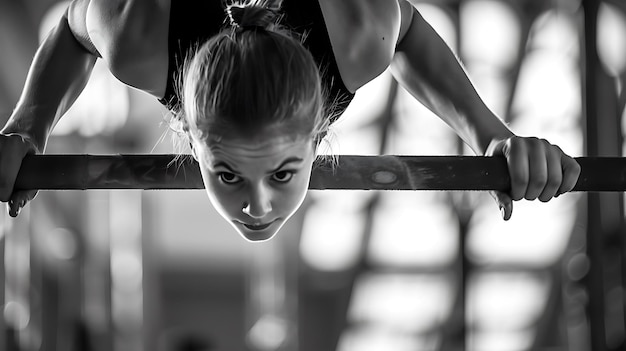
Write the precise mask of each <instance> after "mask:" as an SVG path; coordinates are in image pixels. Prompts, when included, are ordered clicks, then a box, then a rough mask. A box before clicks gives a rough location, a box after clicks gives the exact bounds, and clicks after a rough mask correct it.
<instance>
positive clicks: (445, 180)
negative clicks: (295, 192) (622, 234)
mask: <svg viewBox="0 0 626 351" xmlns="http://www.w3.org/2000/svg"><path fill="white" fill-rule="evenodd" d="M576 160H577V161H578V163H579V164H580V165H581V168H582V172H581V176H580V178H579V180H578V183H577V184H576V187H575V188H574V190H575V191H626V159H625V158H620V157H579V158H577V159H576ZM318 161H320V162H318V163H317V166H316V167H315V168H314V170H313V173H312V175H311V182H310V185H309V189H318V190H319V189H366V190H500V191H506V190H508V189H509V187H510V180H509V175H508V171H507V166H506V161H505V159H504V158H503V157H482V156H393V155H387V156H354V155H341V156H336V162H334V163H333V162H331V161H329V160H321V159H318ZM15 188H16V189H41V190H85V189H144V190H156V189H204V184H203V182H202V177H201V175H200V170H199V168H198V164H197V163H196V162H195V161H194V160H193V158H191V157H190V156H187V155H183V156H176V155H166V154H164V155H139V154H137V155H31V156H27V157H26V158H25V159H24V161H23V162H22V167H21V169H20V172H19V174H18V178H17V180H16V184H15Z"/></svg>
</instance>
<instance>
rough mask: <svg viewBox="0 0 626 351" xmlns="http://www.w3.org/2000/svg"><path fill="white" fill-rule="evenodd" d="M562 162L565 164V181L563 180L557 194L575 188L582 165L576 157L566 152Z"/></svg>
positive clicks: (562, 156)
mask: <svg viewBox="0 0 626 351" xmlns="http://www.w3.org/2000/svg"><path fill="white" fill-rule="evenodd" d="M561 164H562V166H563V181H562V182H561V186H560V187H559V190H558V192H557V195H561V194H563V193H566V192H568V191H571V190H572V189H574V186H575V185H576V183H577V182H578V177H579V176H580V165H579V164H578V162H576V160H575V159H573V158H571V157H569V156H567V155H566V154H562V155H561Z"/></svg>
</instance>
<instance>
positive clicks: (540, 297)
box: [467, 272, 550, 333]
mask: <svg viewBox="0 0 626 351" xmlns="http://www.w3.org/2000/svg"><path fill="white" fill-rule="evenodd" d="M549 287H550V281H549V280H548V277H547V276H540V275H533V274H531V273H498V272H494V273H479V274H476V275H474V276H473V277H472V279H471V280H470V284H469V289H468V298H467V301H468V319H469V322H470V323H471V324H472V325H473V326H474V327H475V328H477V329H478V330H489V331H493V332H495V331H497V332H498V333H500V332H502V331H515V330H521V329H525V328H528V327H531V326H532V325H533V323H535V321H536V320H537V319H538V318H539V316H540V315H541V314H542V313H543V312H544V309H545V306H546V300H547V295H548V291H549Z"/></svg>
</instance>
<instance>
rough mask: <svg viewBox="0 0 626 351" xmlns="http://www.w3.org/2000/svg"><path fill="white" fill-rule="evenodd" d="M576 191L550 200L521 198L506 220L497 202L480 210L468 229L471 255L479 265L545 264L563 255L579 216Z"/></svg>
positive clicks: (469, 253)
mask: <svg viewBox="0 0 626 351" xmlns="http://www.w3.org/2000/svg"><path fill="white" fill-rule="evenodd" d="M575 197H576V194H566V195H564V196H561V197H559V198H557V199H553V200H552V201H550V202H548V203H541V202H538V201H534V202H531V201H518V202H515V203H514V205H513V216H512V217H511V219H510V220H508V221H504V220H502V218H501V217H500V216H499V212H498V208H497V206H496V204H495V202H494V201H493V200H492V201H487V202H486V203H484V204H483V206H481V207H479V208H477V209H476V212H475V213H474V216H473V217H472V221H471V223H470V228H469V230H468V243H467V246H468V256H470V258H471V259H472V260H473V261H474V262H476V263H478V264H488V265H497V264H519V265H524V266H526V267H529V266H533V267H543V266H546V265H550V264H553V263H554V262H555V261H556V260H558V259H559V258H560V257H561V255H562V254H563V252H564V250H565V247H566V246H567V242H568V240H569V237H570V235H571V231H572V228H573V219H574V216H575V215H576V202H575V201H573V200H574V199H575Z"/></svg>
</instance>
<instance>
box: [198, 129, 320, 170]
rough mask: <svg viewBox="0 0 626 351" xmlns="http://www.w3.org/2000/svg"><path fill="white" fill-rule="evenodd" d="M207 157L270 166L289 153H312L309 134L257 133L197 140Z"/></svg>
mask: <svg viewBox="0 0 626 351" xmlns="http://www.w3.org/2000/svg"><path fill="white" fill-rule="evenodd" d="M200 147H201V148H202V149H203V152H202V154H204V155H205V157H206V160H207V161H211V162H218V161H225V162H228V163H232V164H233V165H238V164H254V165H255V167H265V166H267V167H271V166H273V165H274V163H276V162H280V161H282V160H284V159H286V158H289V157H298V158H302V159H308V158H309V157H311V156H312V154H314V152H313V150H314V144H313V140H312V139H311V138H310V137H302V136H300V137H296V136H287V135H282V136H280V135H259V136H257V137H255V138H228V137H209V138H207V139H206V140H205V142H202V143H200Z"/></svg>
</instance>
